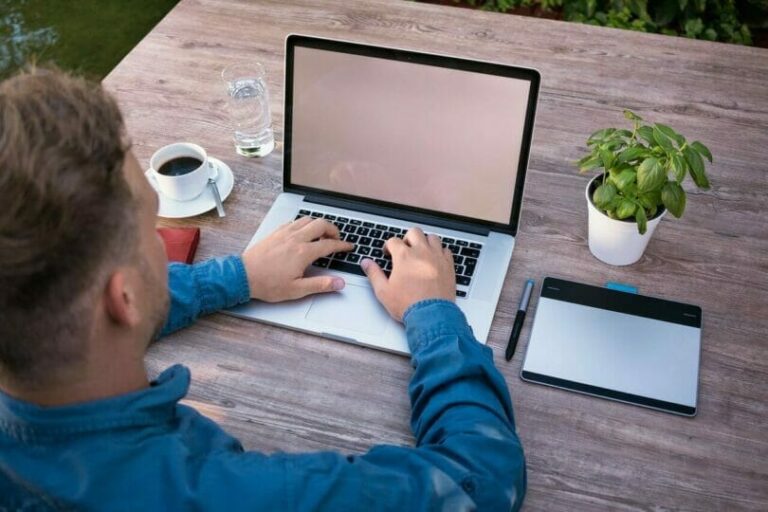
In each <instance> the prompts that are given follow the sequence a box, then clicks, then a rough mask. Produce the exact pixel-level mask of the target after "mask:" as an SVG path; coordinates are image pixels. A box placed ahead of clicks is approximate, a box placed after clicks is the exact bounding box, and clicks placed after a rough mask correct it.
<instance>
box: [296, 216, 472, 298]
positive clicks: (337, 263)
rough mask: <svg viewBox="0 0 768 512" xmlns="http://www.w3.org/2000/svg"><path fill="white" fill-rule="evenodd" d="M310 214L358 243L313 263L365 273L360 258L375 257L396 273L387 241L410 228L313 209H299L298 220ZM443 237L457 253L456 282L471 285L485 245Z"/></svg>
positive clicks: (461, 293)
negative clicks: (350, 248) (332, 225)
mask: <svg viewBox="0 0 768 512" xmlns="http://www.w3.org/2000/svg"><path fill="white" fill-rule="evenodd" d="M306 216H310V217H315V218H323V219H325V220H327V221H328V222H332V223H333V224H335V225H336V227H337V228H339V234H340V236H341V239H342V240H345V241H347V242H351V243H353V244H355V248H354V250H352V251H349V252H337V253H333V254H331V255H330V256H328V257H326V258H320V259H318V260H315V261H314V262H313V263H312V265H314V266H316V267H321V268H330V269H332V270H339V271H342V272H348V273H350V274H356V275H360V276H364V275H365V272H363V269H362V268H361V267H360V260H362V259H363V258H371V259H372V260H374V261H375V262H376V263H378V264H379V266H380V267H381V268H382V270H384V273H385V274H387V277H389V275H390V274H391V272H392V258H391V257H390V255H389V254H386V253H385V251H384V242H386V241H387V240H389V239H390V238H392V237H398V238H403V237H404V236H405V233H406V231H407V230H405V229H403V228H400V227H396V226H390V225H388V224H379V223H373V222H370V221H365V220H361V219H355V218H352V217H341V216H336V215H331V214H329V213H323V212H318V211H313V210H299V214H298V215H297V216H296V220H298V219H300V218H302V217H306ZM426 234H429V233H426ZM435 234H436V233H435ZM438 236H439V235H438ZM441 238H442V242H443V247H447V248H449V249H450V250H451V253H453V267H454V270H455V271H456V285H457V286H460V287H461V288H465V287H468V286H469V284H470V283H471V282H472V276H473V275H474V274H475V268H476V267H477V260H478V259H479V258H480V251H482V249H483V245H482V244H479V243H477V242H471V241H469V240H461V239H459V238H450V237H441ZM456 295H457V296H458V297H466V296H467V291H466V290H465V289H460V288H457V290H456Z"/></svg>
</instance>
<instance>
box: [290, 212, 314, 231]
mask: <svg viewBox="0 0 768 512" xmlns="http://www.w3.org/2000/svg"><path fill="white" fill-rule="evenodd" d="M313 220H314V218H312V217H310V216H309V215H307V216H305V217H302V218H300V219H296V220H294V221H292V222H289V223H287V224H285V225H284V226H283V227H287V228H289V229H290V230H291V231H296V230H298V229H300V228H303V227H304V226H306V225H307V224H309V223H310V222H312V221H313Z"/></svg>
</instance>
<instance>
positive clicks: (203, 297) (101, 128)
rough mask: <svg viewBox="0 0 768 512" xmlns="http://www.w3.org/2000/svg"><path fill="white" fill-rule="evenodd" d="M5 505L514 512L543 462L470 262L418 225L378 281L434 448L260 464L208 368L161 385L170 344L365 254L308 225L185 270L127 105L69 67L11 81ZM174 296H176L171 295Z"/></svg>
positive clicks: (0, 407) (332, 283)
mask: <svg viewBox="0 0 768 512" xmlns="http://www.w3.org/2000/svg"><path fill="white" fill-rule="evenodd" d="M0 204H1V205H2V208H0V315H1V321H0V390H1V392H0V510H70V509H73V510H227V511H230V510H269V511H290V510H332V511H347V510H364V511H373V510H398V511H404V510H449V511H453V510H492V511H497V510H510V509H515V510H516V509H518V508H519V507H520V505H521V503H522V500H523V495H524V492H525V465H524V459H523V452H522V448H521V446H520V442H519V440H518V438H517V435H516V433H515V428H514V420H513V416H512V405H511V403H510V399H509V394H508V391H507V388H506V384H505V382H504V379H503V377H502V376H501V375H500V374H499V372H498V371H497V370H496V369H495V367H494V365H493V360H492V356H491V351H490V349H488V348H487V347H484V346H483V345H481V344H479V343H478V342H477V341H476V340H475V339H474V336H473V335H472V331H471V329H470V327H469V326H468V325H467V322H466V320H465V318H464V315H463V314H462V313H461V311H460V310H459V309H458V308H457V307H456V305H455V304H454V303H453V301H454V293H455V291H454V275H453V264H452V259H451V254H450V253H449V252H448V251H446V250H444V249H443V248H442V246H441V243H440V240H439V239H438V238H437V237H434V236H429V237H425V236H424V234H423V233H422V232H421V231H420V230H419V229H417V228H414V229H411V230H410V231H408V233H407V234H406V235H405V237H404V238H403V239H391V240H389V241H388V242H387V245H386V249H387V250H388V251H389V252H390V253H391V255H392V259H393V272H392V274H391V276H390V277H389V278H387V277H386V276H385V274H384V273H383V272H382V270H381V269H380V268H379V267H378V266H377V265H376V264H375V263H374V262H372V261H370V260H366V261H365V262H363V266H364V268H365V270H366V273H367V275H368V276H369V278H370V281H371V284H372V286H373V288H374V290H375V293H376V296H377V297H378V298H379V300H380V301H381V303H382V304H383V305H384V307H385V308H386V309H387V311H389V313H390V314H391V315H392V316H393V317H394V318H396V319H398V320H402V321H403V322H404V324H405V328H406V331H407V335H408V342H409V344H410V348H411V351H412V361H413V367H414V369H415V371H414V374H413V377H412V380H411V383H410V387H409V393H410V397H411V404H412V418H411V426H412V428H413V432H414V435H415V437H416V447H414V448H409V447H402V446H376V447H374V448H372V449H371V450H370V451H369V452H368V453H366V454H364V455H348V456H343V455H341V454H337V453H314V454H282V453H278V454H273V455H265V454H262V453H257V452H245V451H244V450H243V448H242V446H241V445H240V443H239V442H238V441H237V440H235V439H234V438H232V437H230V436H229V435H228V434H226V433H225V432H224V431H223V430H221V429H220V428H219V427H218V426H217V425H216V424H215V423H213V422H212V421H211V420H209V419H207V418H205V417H203V416H201V415H200V414H198V413H197V412H196V411H195V410H194V409H192V408H190V407H187V406H184V405H179V403H178V402H179V400H180V399H182V398H183V397H184V396H185V395H186V393H187V389H188V387H189V378H190V376H189V371H188V370H187V369H186V368H184V367H183V366H180V365H176V366H173V367H171V368H169V369H167V370H166V371H164V372H163V373H162V374H161V375H160V376H159V377H158V378H157V379H156V380H155V381H153V382H149V381H148V379H147V374H146V371H145V367H144V362H143V357H144V353H145V351H146V349H147V346H148V345H149V344H150V342H151V341H152V340H153V339H154V338H156V337H157V336H158V335H162V334H163V333H168V332H170V331H173V330H175V329H179V328H181V327H183V326H186V325H189V324H190V323H192V322H193V321H194V320H195V319H196V318H197V317H198V316H199V315H202V314H206V313H210V312H213V311H216V310H218V309H220V308H224V307H228V306H232V305H234V304H237V303H240V302H244V301H247V300H249V299H251V298H253V299H257V300H264V301H270V302H274V301H281V300H287V299H295V298H298V297H302V296H305V295H308V294H311V293H321V292H329V293H333V292H334V291H336V290H339V289H341V288H343V286H344V281H343V280H342V279H341V278H339V277H330V276H323V277H312V278H305V277H303V273H304V270H305V269H306V267H307V266H308V265H309V264H310V262H312V261H313V260H314V259H316V258H319V257H322V256H325V255H328V254H330V253H332V252H336V251H344V250H349V249H351V248H352V245H351V244H349V243H346V242H342V241H341V240H339V234H338V232H337V230H336V228H335V227H334V226H333V225H331V224H330V223H327V222H326V221H323V220H320V219H310V218H303V219H300V220H298V221H296V222H293V223H291V224H288V225H286V226H283V227H282V228H280V229H278V230H277V231H276V232H275V233H274V234H272V235H271V236H270V237H269V238H267V239H266V240H264V241H263V242H261V243H259V244H257V245H256V246H254V247H253V248H251V249H250V250H248V251H247V252H246V253H244V254H243V255H242V256H230V257H226V258H221V259H215V260H210V261H206V262H203V263H200V264H197V265H191V266H190V265H182V264H171V265H168V264H167V260H166V257H165V253H164V249H163V245H162V242H161V240H160V238H159V237H158V236H157V233H156V231H155V221H156V212H157V204H158V203H157V196H156V195H155V193H154V191H153V190H152V188H151V187H150V186H149V185H148V183H147V181H146V179H145V178H144V176H143V173H142V171H141V168H140V166H139V164H138V162H137V161H136V158H134V156H133V154H132V153H131V151H130V149H129V145H128V144H127V143H126V138H125V134H124V128H123V121H122V118H121V115H120V112H119V110H118V107H117V105H116V103H115V102H114V100H113V99H112V98H110V97H109V96H108V95H107V94H106V93H105V92H104V91H102V90H101V88H100V87H99V86H98V85H95V84H89V83H86V82H85V81H82V80H80V79H76V78H73V77H70V76H67V75H65V74H63V73H60V72H57V71H35V70H33V71H31V72H27V73H23V74H21V75H18V76H16V77H14V78H12V79H9V80H8V81H6V82H4V83H2V84H0ZM169 290H170V294H169Z"/></svg>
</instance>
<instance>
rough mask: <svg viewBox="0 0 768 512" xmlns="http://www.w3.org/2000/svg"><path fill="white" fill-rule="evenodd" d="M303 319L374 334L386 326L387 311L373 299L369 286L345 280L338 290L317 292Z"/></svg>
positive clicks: (387, 321) (374, 297) (387, 320)
mask: <svg viewBox="0 0 768 512" xmlns="http://www.w3.org/2000/svg"><path fill="white" fill-rule="evenodd" d="M306 319H307V320H311V321H312V322H317V323H319V324H323V325H328V326H335V327H339V328H342V329H351V330H353V331H359V332H364V333H367V334H377V333H380V332H383V331H384V329H386V327H387V324H388V323H389V314H388V313H387V310H386V309H384V306H382V305H381V304H380V303H379V301H378V300H376V296H375V295H374V294H373V289H371V288H370V287H368V286H355V285H353V284H350V283H347V286H346V287H345V288H344V289H343V290H341V291H340V292H335V293H326V294H322V295H317V296H316V297H315V298H314V299H313V301H312V306H311V307H310V308H309V311H308V312H307V316H306Z"/></svg>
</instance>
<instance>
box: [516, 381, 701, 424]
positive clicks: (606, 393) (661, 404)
mask: <svg viewBox="0 0 768 512" xmlns="http://www.w3.org/2000/svg"><path fill="white" fill-rule="evenodd" d="M521 376H522V377H523V379H525V380H528V381H532V382H538V383H540V384H547V385H549V386H555V387H558V388H565V389H569V390H571V391H577V392H579V393H586V394H589V395H594V396H600V397H604V398H612V399H614V400H620V401H622V402H628V403H631V404H635V405H641V406H644V407H651V408H653V409H661V410H663V411H669V412H673V413H677V414H684V415H686V416H693V415H694V414H696V408H695V407H691V406H688V405H680V404H676V403H673V402H666V401H664V400H656V399H654V398H647V397H644V396H639V395H633V394H631V393H623V392H621V391H613V390H612V389H606V388H601V387H599V386H590V385H589V384H581V383H579V382H572V381H570V380H565V379H558V378H557V377H550V376H548V375H542V374H540V373H534V372H527V371H525V370H523V372H522V373H521Z"/></svg>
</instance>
